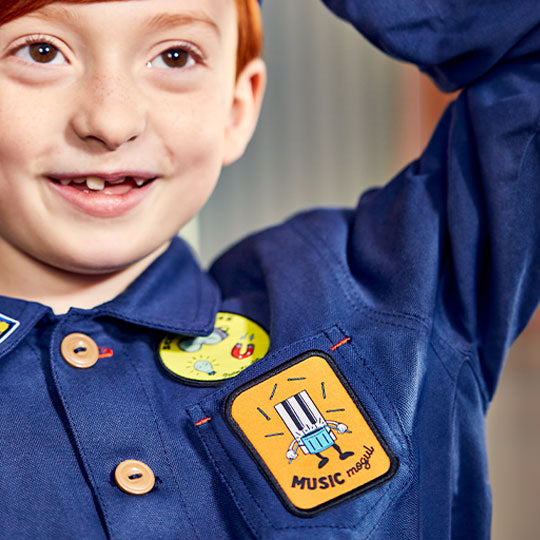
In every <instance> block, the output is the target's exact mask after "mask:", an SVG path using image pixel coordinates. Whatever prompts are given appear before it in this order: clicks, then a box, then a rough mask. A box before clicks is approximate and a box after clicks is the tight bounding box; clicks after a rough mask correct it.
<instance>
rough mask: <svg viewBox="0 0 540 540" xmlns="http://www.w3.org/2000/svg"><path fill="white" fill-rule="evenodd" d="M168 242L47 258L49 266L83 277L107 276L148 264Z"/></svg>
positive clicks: (123, 245) (77, 251)
mask: <svg viewBox="0 0 540 540" xmlns="http://www.w3.org/2000/svg"><path fill="white" fill-rule="evenodd" d="M168 243H169V242H165V243H162V244H160V245H158V246H156V245H152V246H140V245H139V246H135V245H133V244H132V243H123V244H121V243H118V244H116V245H112V246H111V245H105V246H101V247H99V248H94V249H79V250H71V251H70V252H69V253H57V254H56V256H55V257H54V258H51V257H50V256H49V257H47V260H46V261H44V262H46V263H47V264H48V265H49V266H52V267H54V268H57V269H59V270H63V271H65V272H69V273H71V274H79V275H85V276H99V275H108V274H114V273H117V272H121V271H123V270H126V269H128V268H129V267H131V266H133V265H135V264H137V263H139V262H141V261H142V260H143V259H146V258H148V259H150V261H149V263H150V262H151V261H152V260H153V259H154V258H155V257H157V256H158V255H159V254H160V253H162V252H163V251H164V250H165V249H166V247H167V245H168Z"/></svg>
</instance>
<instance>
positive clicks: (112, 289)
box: [0, 242, 169, 315]
mask: <svg viewBox="0 0 540 540" xmlns="http://www.w3.org/2000/svg"><path fill="white" fill-rule="evenodd" d="M168 246H169V243H168V242H167V243H165V244H164V245H163V246H160V247H159V248H158V249H156V250H155V251H153V252H152V253H150V254H149V255H147V256H146V257H144V258H143V259H141V260H139V261H137V262H135V263H133V264H131V265H129V266H127V267H126V268H122V269H120V270H115V271H113V272H107V273H100V274H78V273H75V272H69V271H65V270H62V269H58V268H55V267H53V266H49V265H47V264H45V263H42V262H41V261H39V260H37V259H34V258H31V257H30V256H28V255H27V254H25V253H21V252H19V251H18V250H15V249H13V248H11V246H9V247H8V246H6V245H5V244H4V245H2V246H1V247H2V249H1V250H0V276H1V277H0V295H2V296H10V297H13V298H20V299H22V300H27V301H31V302H39V303H41V304H44V305H47V306H49V307H50V308H51V309H52V310H53V311H54V313H55V314H57V315H59V314H62V313H66V312H67V311H68V310H69V309H70V308H72V307H75V308H80V309H91V308H94V307H96V306H98V305H100V304H103V303H104V302H108V301H109V300H112V299H113V298H115V297H116V296H118V295H119V294H120V293H122V292H123V291H124V290H125V289H126V288H127V287H128V285H130V284H131V283H132V282H133V281H134V280H135V279H136V278H137V277H138V276H139V275H140V274H141V273H142V272H143V271H144V270H145V269H146V268H147V267H148V266H149V265H150V264H151V263H152V262H153V261H154V260H155V259H156V258H157V257H159V255H161V254H162V253H163V252H164V251H165V250H166V249H167V247H168ZM10 248H11V249H10Z"/></svg>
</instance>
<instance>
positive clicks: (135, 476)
mask: <svg viewBox="0 0 540 540" xmlns="http://www.w3.org/2000/svg"><path fill="white" fill-rule="evenodd" d="M141 477H142V474H141V473H136V474H131V475H129V476H128V478H129V479H130V480H137V478H141Z"/></svg>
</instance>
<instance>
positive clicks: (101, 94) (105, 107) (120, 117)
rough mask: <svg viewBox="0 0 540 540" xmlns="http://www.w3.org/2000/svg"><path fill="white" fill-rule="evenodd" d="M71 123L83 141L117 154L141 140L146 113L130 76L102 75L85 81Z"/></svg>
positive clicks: (95, 75)
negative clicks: (126, 145) (128, 144)
mask: <svg viewBox="0 0 540 540" xmlns="http://www.w3.org/2000/svg"><path fill="white" fill-rule="evenodd" d="M71 124H72V127H73V130H74V132H75V133H76V134H77V136H78V137H79V138H80V139H82V140H84V141H85V142H87V143H90V144H92V143H96V141H97V143H96V144H99V145H101V146H104V147H105V148H107V150H109V151H114V150H116V149H117V148H119V147H120V146H122V145H123V144H125V143H126V142H129V141H133V140H135V139H136V138H137V137H139V135H140V134H141V133H142V132H143V131H144V129H145V126H146V113H145V110H144V105H143V103H142V99H141V96H140V94H139V92H138V91H137V90H136V89H135V85H134V84H133V81H131V80H130V78H129V77H127V76H125V75H118V74H117V73H115V74H111V73H104V72H101V73H96V74H92V75H91V76H88V77H86V78H85V79H84V81H83V84H82V85H81V90H80V92H79V93H78V98H77V107H76V110H75V113H74V115H73V117H72V122H71Z"/></svg>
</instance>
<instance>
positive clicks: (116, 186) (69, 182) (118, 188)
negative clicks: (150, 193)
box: [47, 176, 157, 195]
mask: <svg viewBox="0 0 540 540" xmlns="http://www.w3.org/2000/svg"><path fill="white" fill-rule="evenodd" d="M47 178H48V179H49V180H51V181H52V182H54V183H55V184H58V185H62V186H64V187H69V188H73V189H76V190H77V191H81V192H83V193H95V194H97V193H103V194H104V195H123V194H124V193H128V192H129V191H131V190H132V189H139V188H142V187H144V186H146V185H148V184H150V183H151V182H153V181H154V180H156V178H157V177H156V178H139V177H134V176H124V177H122V178H118V179H116V180H112V181H109V180H104V179H103V178H100V177H98V176H85V177H81V178H73V179H62V180H58V179H56V178H53V177H50V176H49V177H47Z"/></svg>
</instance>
